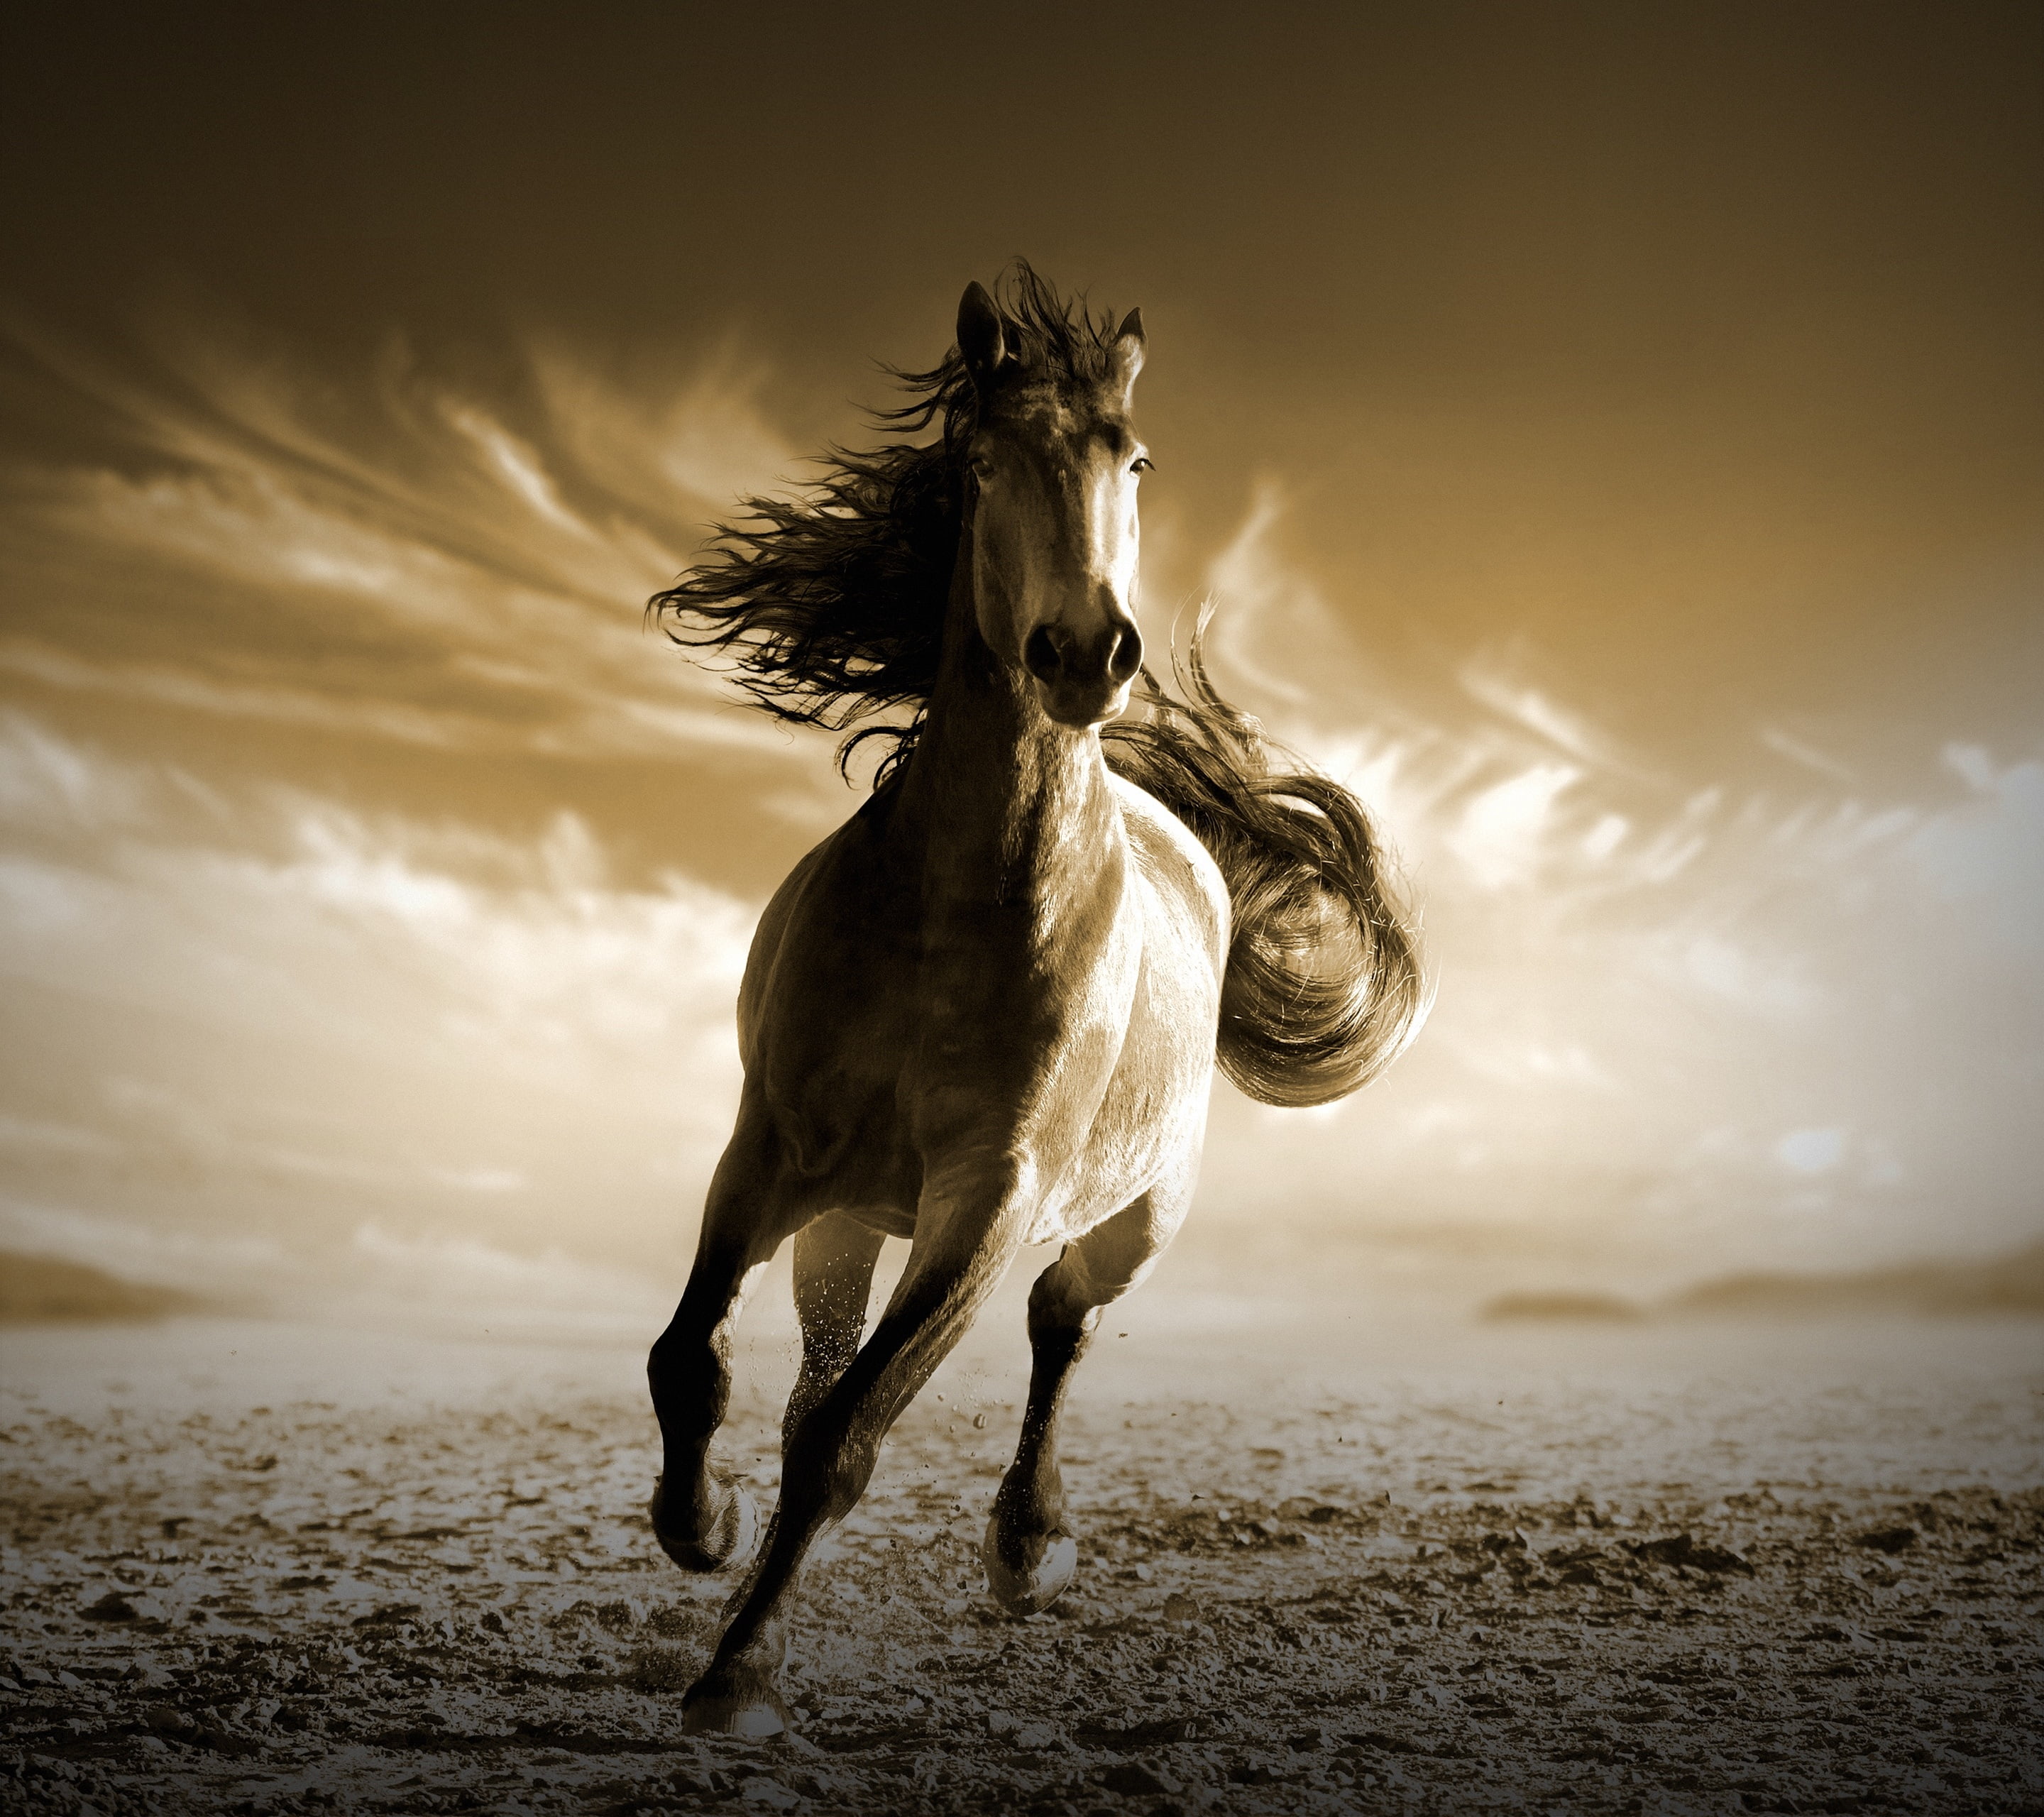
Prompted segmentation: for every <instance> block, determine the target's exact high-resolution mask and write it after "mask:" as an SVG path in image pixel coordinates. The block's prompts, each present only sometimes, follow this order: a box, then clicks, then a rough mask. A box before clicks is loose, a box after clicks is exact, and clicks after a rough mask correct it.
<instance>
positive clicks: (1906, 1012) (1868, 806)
mask: <svg viewBox="0 0 2044 1817" xmlns="http://www.w3.org/2000/svg"><path fill="white" fill-rule="evenodd" d="M1282 516H1283V501H1282V497H1281V494H1278V493H1277V492H1276V491H1274V490H1270V489H1266V490H1263V491H1261V492H1259V493H1258V495H1257V496H1256V497H1255V498H1254V500H1253V501H1252V502H1251V505H1250V508H1249V509H1247V512H1246V513H1245V514H1244V517H1243V521H1242V524H1241V527H1240V528H1239V532H1237V533H1236V534H1235V536H1234V537H1233V538H1232V539H1231V540H1230V542H1229V543H1228V545H1227V547H1226V550H1225V552H1224V555H1223V557H1222V559H1220V560H1219V561H1217V562H1216V563H1215V565H1214V567H1213V569H1212V572H1211V574H1210V575H1209V577H1208V578H1209V581H1210V583H1211V587H1212V594H1213V597H1215V599H1216V603H1217V604H1218V605H1219V607H1220V619H1219V620H1218V624H1219V625H1220V626H1222V627H1228V631H1227V634H1226V635H1225V636H1224V637H1223V638H1222V639H1221V640H1220V664H1221V666H1222V670H1223V675H1224V682H1225V683H1226V685H1228V686H1229V687H1230V688H1231V690H1234V691H1235V692H1237V693H1239V694H1240V695H1241V696H1242V697H1244V698H1245V699H1246V700H1247V703H1248V704H1249V705H1251V706H1252V707H1253V709H1254V710H1255V711H1257V712H1258V713H1259V714H1261V715H1262V716H1263V717H1264V719H1265V720H1266V723H1267V724H1270V727H1271V728H1272V729H1273V730H1274V731H1275V732H1278V733H1279V734H1280V735H1281V736H1284V737H1285V738H1286V739H1288V740H1289V742H1291V743H1293V744H1294V745H1295V746H1296V747H1298V748H1301V749H1302V750H1304V751H1307V752H1308V753H1309V754H1310V755H1312V756H1313V757H1315V758H1316V759H1317V760H1318V761H1320V763H1322V764H1323V765H1324V766H1325V767H1327V768H1328V769H1329V770H1331V771H1332V772H1333V773H1335V774H1337V775H1340V776H1342V777H1343V778H1345V779H1346V780H1347V781H1348V782H1350V784H1351V786H1354V787H1356V788H1357V789H1358V790H1359V791H1360V792H1361V793H1363V794H1364V796H1365V797H1366V799H1368V800H1370V801H1371V802H1372V804H1373V805H1374V807H1375V809H1377V813H1378V816H1379V819H1380V821H1381V824H1382V826H1383V828H1385V831H1386V832H1387V833H1388V835H1389V837H1390V839H1392V841H1393V843H1395V846H1396V847H1397V851H1399V853H1400V855H1402V857H1403V859H1404V864H1405V868H1406V870H1408V873H1409V874H1410V875H1411V877H1412V881H1413V885H1414V889H1415V893H1416V897H1417V898H1418V900H1419V901H1420V902H1421V903H1422V904H1423V909H1424V912H1425V917H1426V935H1427V945H1428V947H1429V949H1430V952H1431V958H1432V962H1433V963H1434V965H1435V967H1436V969H1437V970H1438V973H1439V978H1440V990H1439V1000H1438V1003H1437V1005H1436V1008H1435V1014H1434V1017H1433V1020H1432V1021H1431V1024H1429V1026H1428V1028H1427V1032H1426V1035H1425V1036H1424V1038H1423V1039H1422V1040H1421V1042H1420V1043H1419V1044H1418V1046H1417V1047H1415V1048H1414V1050H1413V1051H1412V1052H1411V1053H1410V1054H1408V1056H1407V1057H1406V1058H1405V1059H1404V1060H1403V1061H1401V1062H1400V1066H1398V1067H1397V1069H1395V1070H1393V1073H1392V1074H1391V1075H1389V1077H1388V1078H1387V1079H1386V1080H1385V1081H1384V1082H1383V1083H1382V1084H1381V1085H1377V1086H1375V1087H1373V1088H1372V1089H1371V1091H1370V1093H1366V1094H1365V1096H1364V1097H1362V1098H1361V1099H1358V1100H1357V1101H1354V1102H1353V1103H1352V1104H1350V1106H1348V1107H1346V1108H1343V1109H1342V1110H1341V1111H1339V1112H1337V1113H1335V1115H1334V1116H1331V1118H1329V1119H1327V1120H1324V1121H1322V1122H1319V1123H1304V1122H1300V1121H1296V1120H1289V1119H1284V1118H1282V1117H1281V1116H1278V1115H1277V1114H1276V1113H1261V1114H1259V1115H1257V1116H1251V1117H1248V1118H1247V1119H1246V1120H1245V1119H1243V1117H1242V1116H1240V1115H1239V1113H1237V1112H1235V1111H1234V1110H1233V1109H1232V1108H1231V1107H1229V1106H1228V1104H1226V1103H1225V1102H1224V1104H1223V1105H1222V1106H1221V1107H1220V1115H1219V1116H1218V1119H1217V1127H1218V1131H1219V1140H1218V1141H1217V1142H1216V1145H1215V1147H1214V1148H1213V1149H1212V1151H1210V1152H1211V1154H1212V1159H1211V1160H1210V1162H1209V1166H1208V1171H1207V1176H1206V1177H1207V1178H1208V1182H1209V1196H1210V1197H1212V1198H1216V1199H1220V1200H1224V1202H1225V1201H1228V1200H1235V1201H1239V1203H1240V1204H1241V1205H1242V1207H1243V1210H1244V1212H1245V1213H1247V1212H1249V1211H1250V1209H1251V1208H1252V1207H1253V1206H1254V1205H1256V1204H1260V1203H1261V1200H1262V1197H1263V1193H1262V1191H1261V1190H1260V1189H1259V1185H1258V1182H1259V1181H1268V1179H1269V1170H1270V1168H1271V1166H1274V1165H1275V1164H1276V1163H1274V1161H1273V1158H1272V1157H1273V1155H1274V1154H1275V1153H1276V1152H1277V1151H1275V1150H1273V1149H1272V1148H1270V1147H1269V1146H1268V1145H1269V1143H1270V1139H1271V1126H1272V1125H1273V1124H1275V1123H1277V1122H1283V1123H1284V1124H1285V1128H1286V1130H1287V1131H1288V1133H1287V1134H1286V1135H1285V1138H1284V1139H1283V1143H1282V1149H1283V1151H1284V1154H1285V1162H1284V1165H1285V1167H1286V1169H1287V1171H1288V1174H1289V1177H1290V1178H1291V1179H1292V1180H1293V1181H1296V1182H1297V1185H1295V1187H1294V1188H1293V1190H1294V1192H1295V1193H1297V1194H1298V1195H1300V1196H1301V1197H1306V1198H1310V1199H1311V1200H1312V1201H1313V1202H1314V1203H1315V1204H1317V1205H1318V1206H1320V1208H1322V1215H1324V1216H1334V1215H1339V1216H1341V1217H1342V1218H1343V1219H1345V1220H1350V1221H1351V1222H1355V1221H1359V1222H1360V1223H1361V1224H1362V1226H1363V1227H1400V1226H1402V1225H1407V1224H1410V1223H1412V1222H1413V1221H1414V1220H1418V1221H1420V1222H1421V1223H1424V1222H1426V1221H1427V1220H1447V1221H1448V1222H1450V1223H1458V1222H1473V1223H1476V1224H1478V1225H1481V1224H1486V1223H1488V1224H1491V1225H1517V1226H1520V1227H1530V1228H1532V1229H1545V1230H1546V1231H1550V1233H1553V1234H1554V1235H1557V1236H1558V1235H1561V1234H1562V1233H1564V1232H1566V1231H1569V1230H1581V1229H1583V1228H1585V1227H1596V1228H1598V1229H1600V1230H1601V1231H1604V1233H1605V1235H1606V1238H1607V1239H1608V1248H1609V1250H1610V1252H1611V1254H1612V1255H1613V1256H1614V1257H1616V1255H1618V1254H1631V1255H1633V1256H1634V1257H1635V1258H1637V1257H1638V1256H1639V1255H1640V1254H1644V1253H1649V1252H1650V1251H1652V1250H1654V1248H1655V1247H1657V1246H1664V1247H1669V1248H1670V1249H1671V1251H1680V1252H1681V1254H1682V1256H1683V1262H1682V1263H1681V1266H1694V1265H1695V1263H1696V1252H1697V1249H1698V1247H1699V1246H1700V1245H1701V1246H1704V1247H1714V1250H1715V1253H1714V1254H1713V1255H1712V1259H1713V1260H1714V1261H1715V1260H1722V1259H1723V1258H1724V1257H1725V1256H1726V1255H1742V1256H1747V1257H1752V1258H1762V1257H1768V1256H1772V1257H1776V1258H1789V1257H1795V1256H1804V1257H1808V1256H1815V1255H1826V1254H1828V1255H1836V1254H1840V1253H1858V1252H1859V1251H1861V1250H1864V1249H1865V1248H1867V1247H1873V1248H1876V1249H1880V1250H1890V1251H1892V1250H1896V1249H1908V1248H1911V1247H1914V1248H1919V1249H1920V1248H1922V1247H1924V1246H1925V1245H1926V1244H1930V1245H1932V1246H1936V1245H1938V1244H1942V1243H1965V1242H1972V1243H1977V1244H1985V1243H1991V1242H1992V1241H1993V1240H1996V1239H1997V1238H1998V1237H2001V1236H2006V1235H2023V1234H2026V1233H2027V1231H2029V1230H2030V1229H2031V1228H2032V1227H2034V1223H2035V1221H2036V1220H2037V1218H2038V1216H2039V1215H2040V1212H2039V1209H2038V1206H2037V1204H2036V1202H2035V1200H2034V1193H2032V1192H2031V1190H2030V1189H2029V1188H2028V1186H2027V1182H2029V1181H2034V1178H2035V1177H2037V1174H2038V1170H2039V1164H2040V1162H2044V1147H2040V1143H2039V1139H2038V1135H2037V1134H2036V1127H2035V1120H2034V1117H2031V1116H2029V1115H2028V1114H2027V1112H2024V1111H2023V1108H2022V1105H2023V1099H2024V1094H2025V1093H2027V1092H2030V1091H2031V1090H2033V1089H2044V1016H2040V1015H2039V1014H2038V1011H2039V1010H2040V1009H2044V780H2040V779H2044V767H2040V766H2039V765H2038V763H2036V762H2035V761H2034V760H2032V759H2023V760H2020V761H2016V762H2013V763H2011V762H2008V761H2006V760H1997V759H1995V758H1993V757H1992V755H1989V754H1988V753H1987V752H1985V751H1980V750H1977V749H1975V748H1973V747H1966V746H1959V745H1955V746H1954V747H1950V749H1948V750H1947V751H1945V752H1944V753H1943V754H1942V758H1940V756H1939V755H1938V754H1937V753H1933V752H1928V751H1927V752H1926V753H1925V754H1924V762H1923V765H1922V766H1921V774H1920V777H1919V782H1918V786H1917V787H1916V789H1915V791H1914V792H1913V793H1912V796H1911V798H1910V799H1908V800H1896V801H1885V802H1883V801H1869V800H1867V799H1866V798H1865V797H1864V796H1862V795H1861V794H1859V793H1856V792H1855V791H1854V788H1853V778H1851V776H1850V774H1849V773H1847V772H1846V770H1844V768H1843V766H1839V765H1837V764H1835V763H1830V762H1829V760H1827V759H1823V755H1822V754H1821V753H1820V752H1818V751H1815V750H1805V749H1804V748H1803V747H1801V746H1800V745H1799V744H1796V741H1794V740H1792V739H1788V738H1787V736H1786V735H1779V736H1769V737H1768V739H1767V742H1769V743H1770V744H1773V745H1774V746H1775V747H1777V748H1778V749H1781V750H1782V752H1783V754H1784V755H1789V756H1791V757H1792V758H1793V759H1795V760H1796V762H1797V763H1798V766H1799V774H1800V778H1801V781H1800V783H1799V785H1798V786H1797V788H1796V790H1795V792H1794V793H1789V794H1786V795H1784V794H1782V793H1778V792H1774V793H1770V792H1768V791H1766V790H1763V789H1760V788H1758V787H1754V786H1750V785H1749V786H1746V787H1745V788H1743V789H1742V788H1740V787H1738V786H1735V785H1733V784H1731V783H1730V782H1726V781H1721V780H1719V779H1715V778H1708V777H1700V778H1682V777H1681V776H1679V775H1675V774H1669V773H1667V772H1666V770H1665V769H1664V768H1662V767H1661V766H1658V765H1657V764H1656V763H1651V762H1647V761H1644V760H1643V759H1642V757H1641V755H1639V754H1637V753H1635V752H1631V751H1627V750H1625V749H1624V748H1623V746H1622V744H1621V743H1620V741H1619V740H1618V739H1615V738H1614V737H1612V736H1611V735H1609V734H1608V732H1605V731H1604V730H1603V729H1602V728H1600V727H1599V726H1597V725H1596V724H1595V722H1594V720H1593V719H1592V718H1591V717H1590V716H1589V715H1587V714H1585V713H1582V712H1581V711H1579V710H1577V709H1574V708H1573V707H1571V706H1570V705H1568V703H1566V701H1561V700H1558V699H1556V698H1554V697H1553V695H1552V693H1551V692H1550V690H1546V689H1544V688H1542V687H1537V686H1535V685H1534V684H1532V683H1531V682H1528V681H1526V680H1523V679H1522V678H1519V677H1518V676H1516V674H1513V673H1512V670H1511V668H1510V667H1509V666H1508V663H1506V662H1504V660H1502V659H1499V658H1497V657H1495V656H1493V657H1491V658H1489V659H1485V661H1483V662H1481V663H1475V664H1471V665H1470V666H1466V667H1465V668H1464V669H1463V670H1462V671H1461V673H1460V674H1459V676H1458V681H1459V682H1460V685H1461V687H1462V691H1463V692H1464V693H1465V695H1466V697H1467V698H1468V699H1469V700H1470V701H1471V702H1472V703H1473V706H1474V707H1475V709H1477V710H1475V711H1472V712H1470V713H1465V714H1463V715H1462V716H1459V717H1457V716H1454V715H1452V714H1451V713H1449V712H1448V711H1447V710H1446V709H1441V710H1439V711H1438V712H1437V713H1436V716H1435V717H1434V719H1433V720H1431V722H1430V723H1415V722H1414V720H1413V718H1412V714H1411V713H1410V711H1409V709H1408V710H1407V711H1405V712H1404V713H1396V712H1394V713H1385V712H1383V711H1381V708H1380V703H1379V702H1378V701H1377V699H1376V698H1375V697H1374V693H1373V687H1374V682H1373V678H1372V677H1371V675H1370V670H1369V668H1368V666H1367V664H1366V663H1365V661H1364V660H1363V659H1362V657H1361V655H1360V654H1359V653H1355V652H1353V651H1351V652H1350V653H1349V654H1348V655H1346V656H1344V655H1343V654H1342V653H1341V652H1340V651H1339V650H1335V651H1330V650H1329V648H1328V647H1327V646H1328V643H1329V640H1333V639H1335V638H1337V637H1338V636H1339V628H1338V624H1337V622H1336V620H1335V617H1334V615H1333V614H1332V613H1331V612H1330V611H1329V610H1328V609H1327V606H1326V602H1325V595H1324V592H1323V591H1322V586H1323V583H1321V582H1318V581H1316V580H1315V579H1314V578H1312V577H1311V576H1310V575H1307V574H1301V572H1300V571H1299V570H1297V567H1296V566H1295V565H1294V564H1293V563H1291V562H1289V561H1288V559H1286V558H1285V555H1284V553H1283V549H1282V544H1281V537H1280V535H1279V528H1280V526H1281V521H1282ZM1231 618H1232V620H1233V622H1232V624H1231V623H1230V620H1231ZM1301 624H1306V625H1310V626H1311V627H1312V639H1313V640H1318V643H1317V644H1314V645H1312V647H1313V648H1314V650H1315V655H1314V657H1313V659H1312V663H1311V665H1310V667H1309V668H1308V667H1306V666H1299V659H1298V658H1297V655H1295V654H1294V645H1293V632H1294V631H1295V630H1296V628H1297V627H1298V626H1299V625H1301ZM1309 641H1310V640H1309ZM1308 678H1310V682H1311V686H1310V688H1309V689H1308V688H1306V687H1304V686H1300V685H1299V684H1300V683H1301V682H1303V681H1304V680H1306V679H1308ZM1345 720H1346V723H1344V721H1345ZM1790 746H1794V748H1793V749H1789V748H1788V747H1790ZM1927 1070H1931V1071H1934V1073H1935V1074H1936V1077H1935V1079H1934V1082H1933V1081H1931V1080H1930V1079H1929V1078H1927ZM1251 1131H1254V1132H1255V1133H1256V1135H1258V1137H1260V1139H1261V1141H1260V1143H1252V1141H1251V1137H1250V1132H1251ZM1812 1131H1815V1132H1816V1133H1814V1134H1813V1133H1812ZM1238 1144H1239V1146H1238ZM1820 1155H1821V1156H1822V1157H1823V1159H1824V1164H1823V1166H1816V1165H1815V1159H1816V1158H1818V1157H1819V1156H1820ZM1671 1266H1673V1265H1671Z"/></svg>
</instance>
